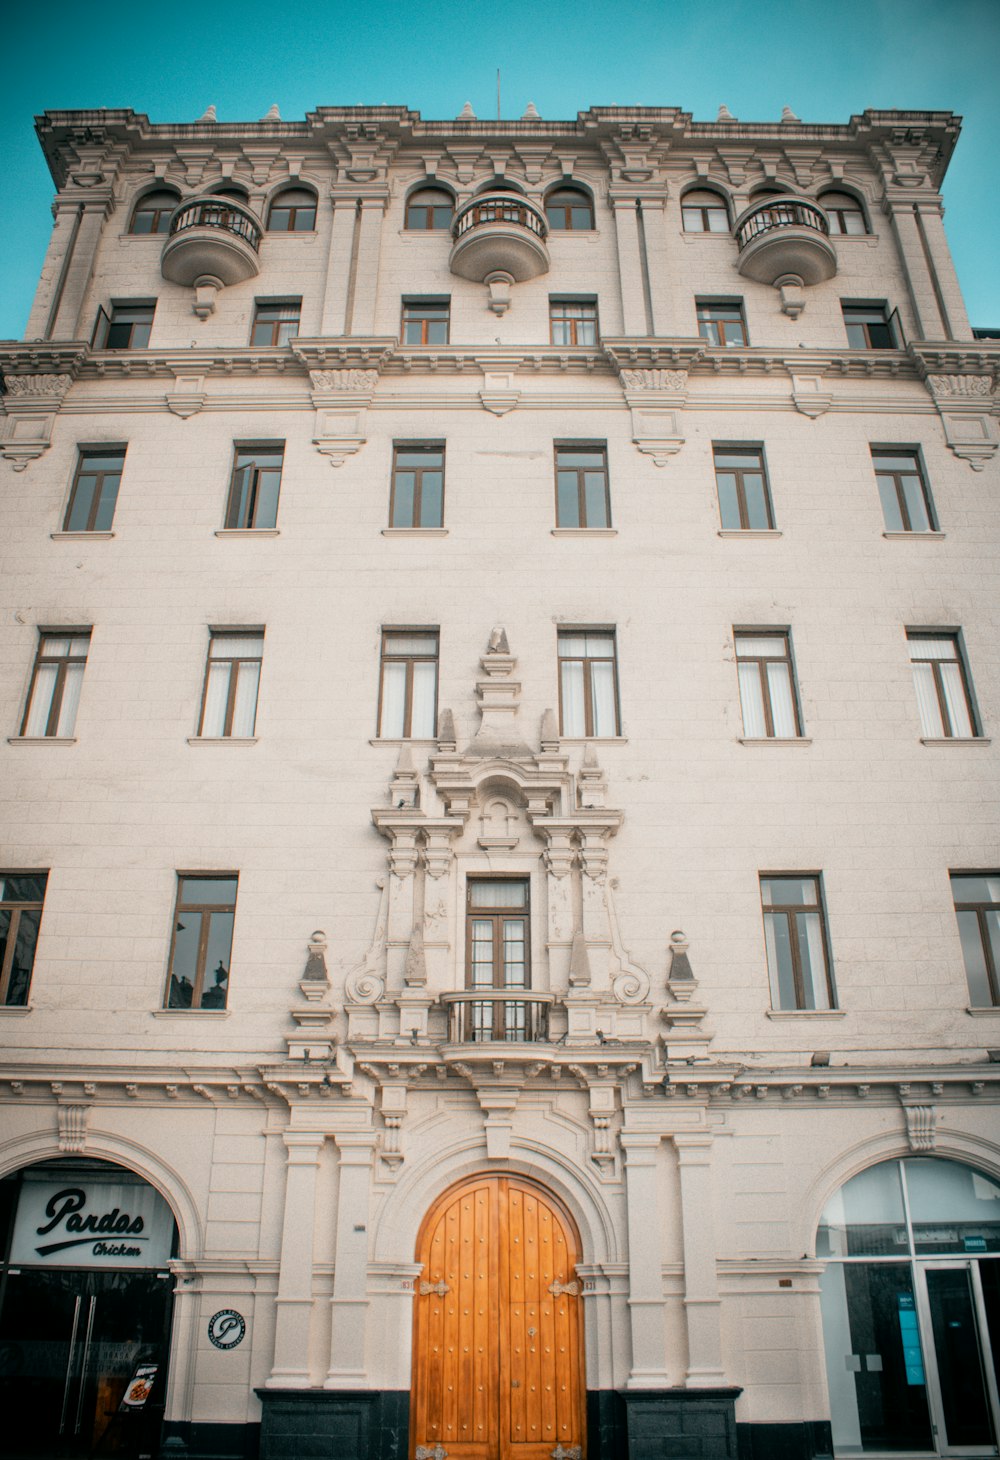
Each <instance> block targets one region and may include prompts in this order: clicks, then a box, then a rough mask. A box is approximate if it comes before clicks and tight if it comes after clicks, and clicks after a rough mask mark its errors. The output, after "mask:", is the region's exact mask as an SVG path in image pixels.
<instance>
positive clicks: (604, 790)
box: [577, 740, 608, 811]
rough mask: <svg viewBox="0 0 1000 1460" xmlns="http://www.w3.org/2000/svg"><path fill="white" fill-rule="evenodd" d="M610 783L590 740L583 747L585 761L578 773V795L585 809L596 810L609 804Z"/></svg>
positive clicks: (582, 808) (581, 806)
mask: <svg viewBox="0 0 1000 1460" xmlns="http://www.w3.org/2000/svg"><path fill="white" fill-rule="evenodd" d="M607 794H608V783H607V780H606V778H605V775H604V772H603V771H602V770H601V767H600V766H599V765H598V762H597V755H596V753H595V751H594V747H593V746H592V745H591V743H590V741H589V740H588V742H587V744H586V745H585V746H584V747H583V762H582V764H581V766H580V770H579V773H578V775H577V796H578V799H579V802H580V808H581V810H583V811H596V810H597V809H598V808H599V807H603V806H605V805H606V804H607Z"/></svg>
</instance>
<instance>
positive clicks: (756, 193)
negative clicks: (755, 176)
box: [750, 183, 788, 203]
mask: <svg viewBox="0 0 1000 1460" xmlns="http://www.w3.org/2000/svg"><path fill="white" fill-rule="evenodd" d="M787 196H788V189H787V188H786V187H783V186H782V185H781V183H764V184H763V185H762V186H761V187H759V188H754V190H753V192H752V193H751V194H750V201H751V203H762V202H763V201H764V199H765V198H785V197H787Z"/></svg>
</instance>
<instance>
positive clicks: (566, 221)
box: [545, 183, 595, 233]
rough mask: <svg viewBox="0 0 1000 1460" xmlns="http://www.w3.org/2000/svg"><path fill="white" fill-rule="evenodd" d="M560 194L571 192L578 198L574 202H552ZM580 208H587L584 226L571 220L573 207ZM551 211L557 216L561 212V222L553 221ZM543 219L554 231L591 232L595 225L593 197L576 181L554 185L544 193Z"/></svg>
mask: <svg viewBox="0 0 1000 1460" xmlns="http://www.w3.org/2000/svg"><path fill="white" fill-rule="evenodd" d="M560 194H572V196H573V197H574V198H577V199H579V201H578V202H575V203H561V202H560V203H555V204H553V202H552V199H553V198H557V197H559V195H560ZM580 208H586V209H587V216H588V219H589V221H588V223H587V225H586V227H583V228H581V227H578V226H577V225H576V224H575V223H574V222H573V212H574V210H575V209H580ZM553 213H555V214H556V215H557V216H558V215H559V214H560V213H561V214H562V217H563V221H562V223H555V222H553V219H552V214H553ZM545 221H546V223H547V224H548V225H549V227H550V228H551V229H552V230H553V231H554V232H555V233H593V231H594V227H595V224H594V199H593V197H592V196H591V194H590V193H589V192H588V191H587V190H586V189H585V188H582V187H580V185H579V184H578V183H560V184H559V185H557V186H556V187H554V188H552V189H550V191H549V192H548V194H547V195H546V198H545Z"/></svg>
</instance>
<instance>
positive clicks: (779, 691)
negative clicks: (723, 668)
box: [733, 629, 802, 740]
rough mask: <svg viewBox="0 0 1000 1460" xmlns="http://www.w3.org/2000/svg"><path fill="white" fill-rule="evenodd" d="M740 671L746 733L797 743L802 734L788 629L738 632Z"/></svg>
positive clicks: (735, 632)
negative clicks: (796, 740) (795, 740)
mask: <svg viewBox="0 0 1000 1460" xmlns="http://www.w3.org/2000/svg"><path fill="white" fill-rule="evenodd" d="M733 637H734V639H735V642H736V671H737V674H738V675H739V682H740V707H741V709H742V711H743V734H744V735H745V736H746V737H747V739H748V740H775V739H776V740H794V739H796V738H797V737H798V736H800V735H801V734H802V725H801V720H800V717H799V707H798V696H797V695H796V693H795V675H794V671H793V669H792V646H791V643H790V641H789V635H788V630H787V629H737V630H735V631H734V636H733Z"/></svg>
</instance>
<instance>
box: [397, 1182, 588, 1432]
mask: <svg viewBox="0 0 1000 1460" xmlns="http://www.w3.org/2000/svg"><path fill="white" fill-rule="evenodd" d="M579 1256H580V1254H579V1246H578V1242H577V1239H576V1235H575V1232H574V1230H573V1227H572V1224H571V1222H570V1219H569V1217H568V1216H567V1215H566V1214H565V1213H564V1212H563V1211H562V1210H561V1208H560V1207H559V1206H558V1205H557V1204H556V1202H555V1199H554V1198H553V1197H551V1196H549V1195H547V1194H546V1193H545V1192H544V1191H542V1190H541V1188H539V1187H537V1186H535V1185H534V1184H533V1183H532V1182H530V1181H526V1180H522V1179H521V1178H519V1177H513V1176H478V1177H474V1178H473V1179H472V1180H471V1181H467V1182H464V1183H463V1184H462V1185H461V1186H459V1187H455V1188H453V1189H452V1190H451V1191H449V1192H446V1193H445V1194H444V1196H442V1197H441V1198H439V1200H438V1201H437V1202H436V1203H435V1205H434V1206H433V1207H432V1208H431V1211H430V1212H429V1213H428V1215H427V1217H426V1219H425V1221H424V1224H423V1227H422V1228H421V1232H420V1237H419V1240H418V1244H417V1261H418V1262H422V1263H423V1265H424V1266H423V1272H422V1274H421V1276H420V1278H419V1279H418V1280H417V1285H416V1288H417V1290H416V1308H415V1313H414V1337H413V1393H412V1402H411V1426H410V1435H411V1444H410V1453H411V1457H414V1460H417V1457H419V1460H425V1457H429V1456H434V1457H435V1460H442V1452H443V1454H444V1456H446V1457H447V1460H549V1457H550V1456H551V1455H552V1453H553V1451H554V1450H556V1449H557V1448H558V1447H559V1446H562V1453H563V1454H564V1455H566V1456H567V1457H568V1456H569V1455H572V1454H574V1452H575V1454H576V1455H577V1456H582V1455H583V1454H584V1452H585V1446H586V1439H585V1428H586V1427H585V1390H584V1373H583V1343H582V1340H583V1324H582V1312H581V1299H580V1289H581V1287H582V1284H581V1283H580V1281H579V1279H578V1278H577V1276H576V1271H575V1268H576V1263H577V1262H578V1261H579Z"/></svg>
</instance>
